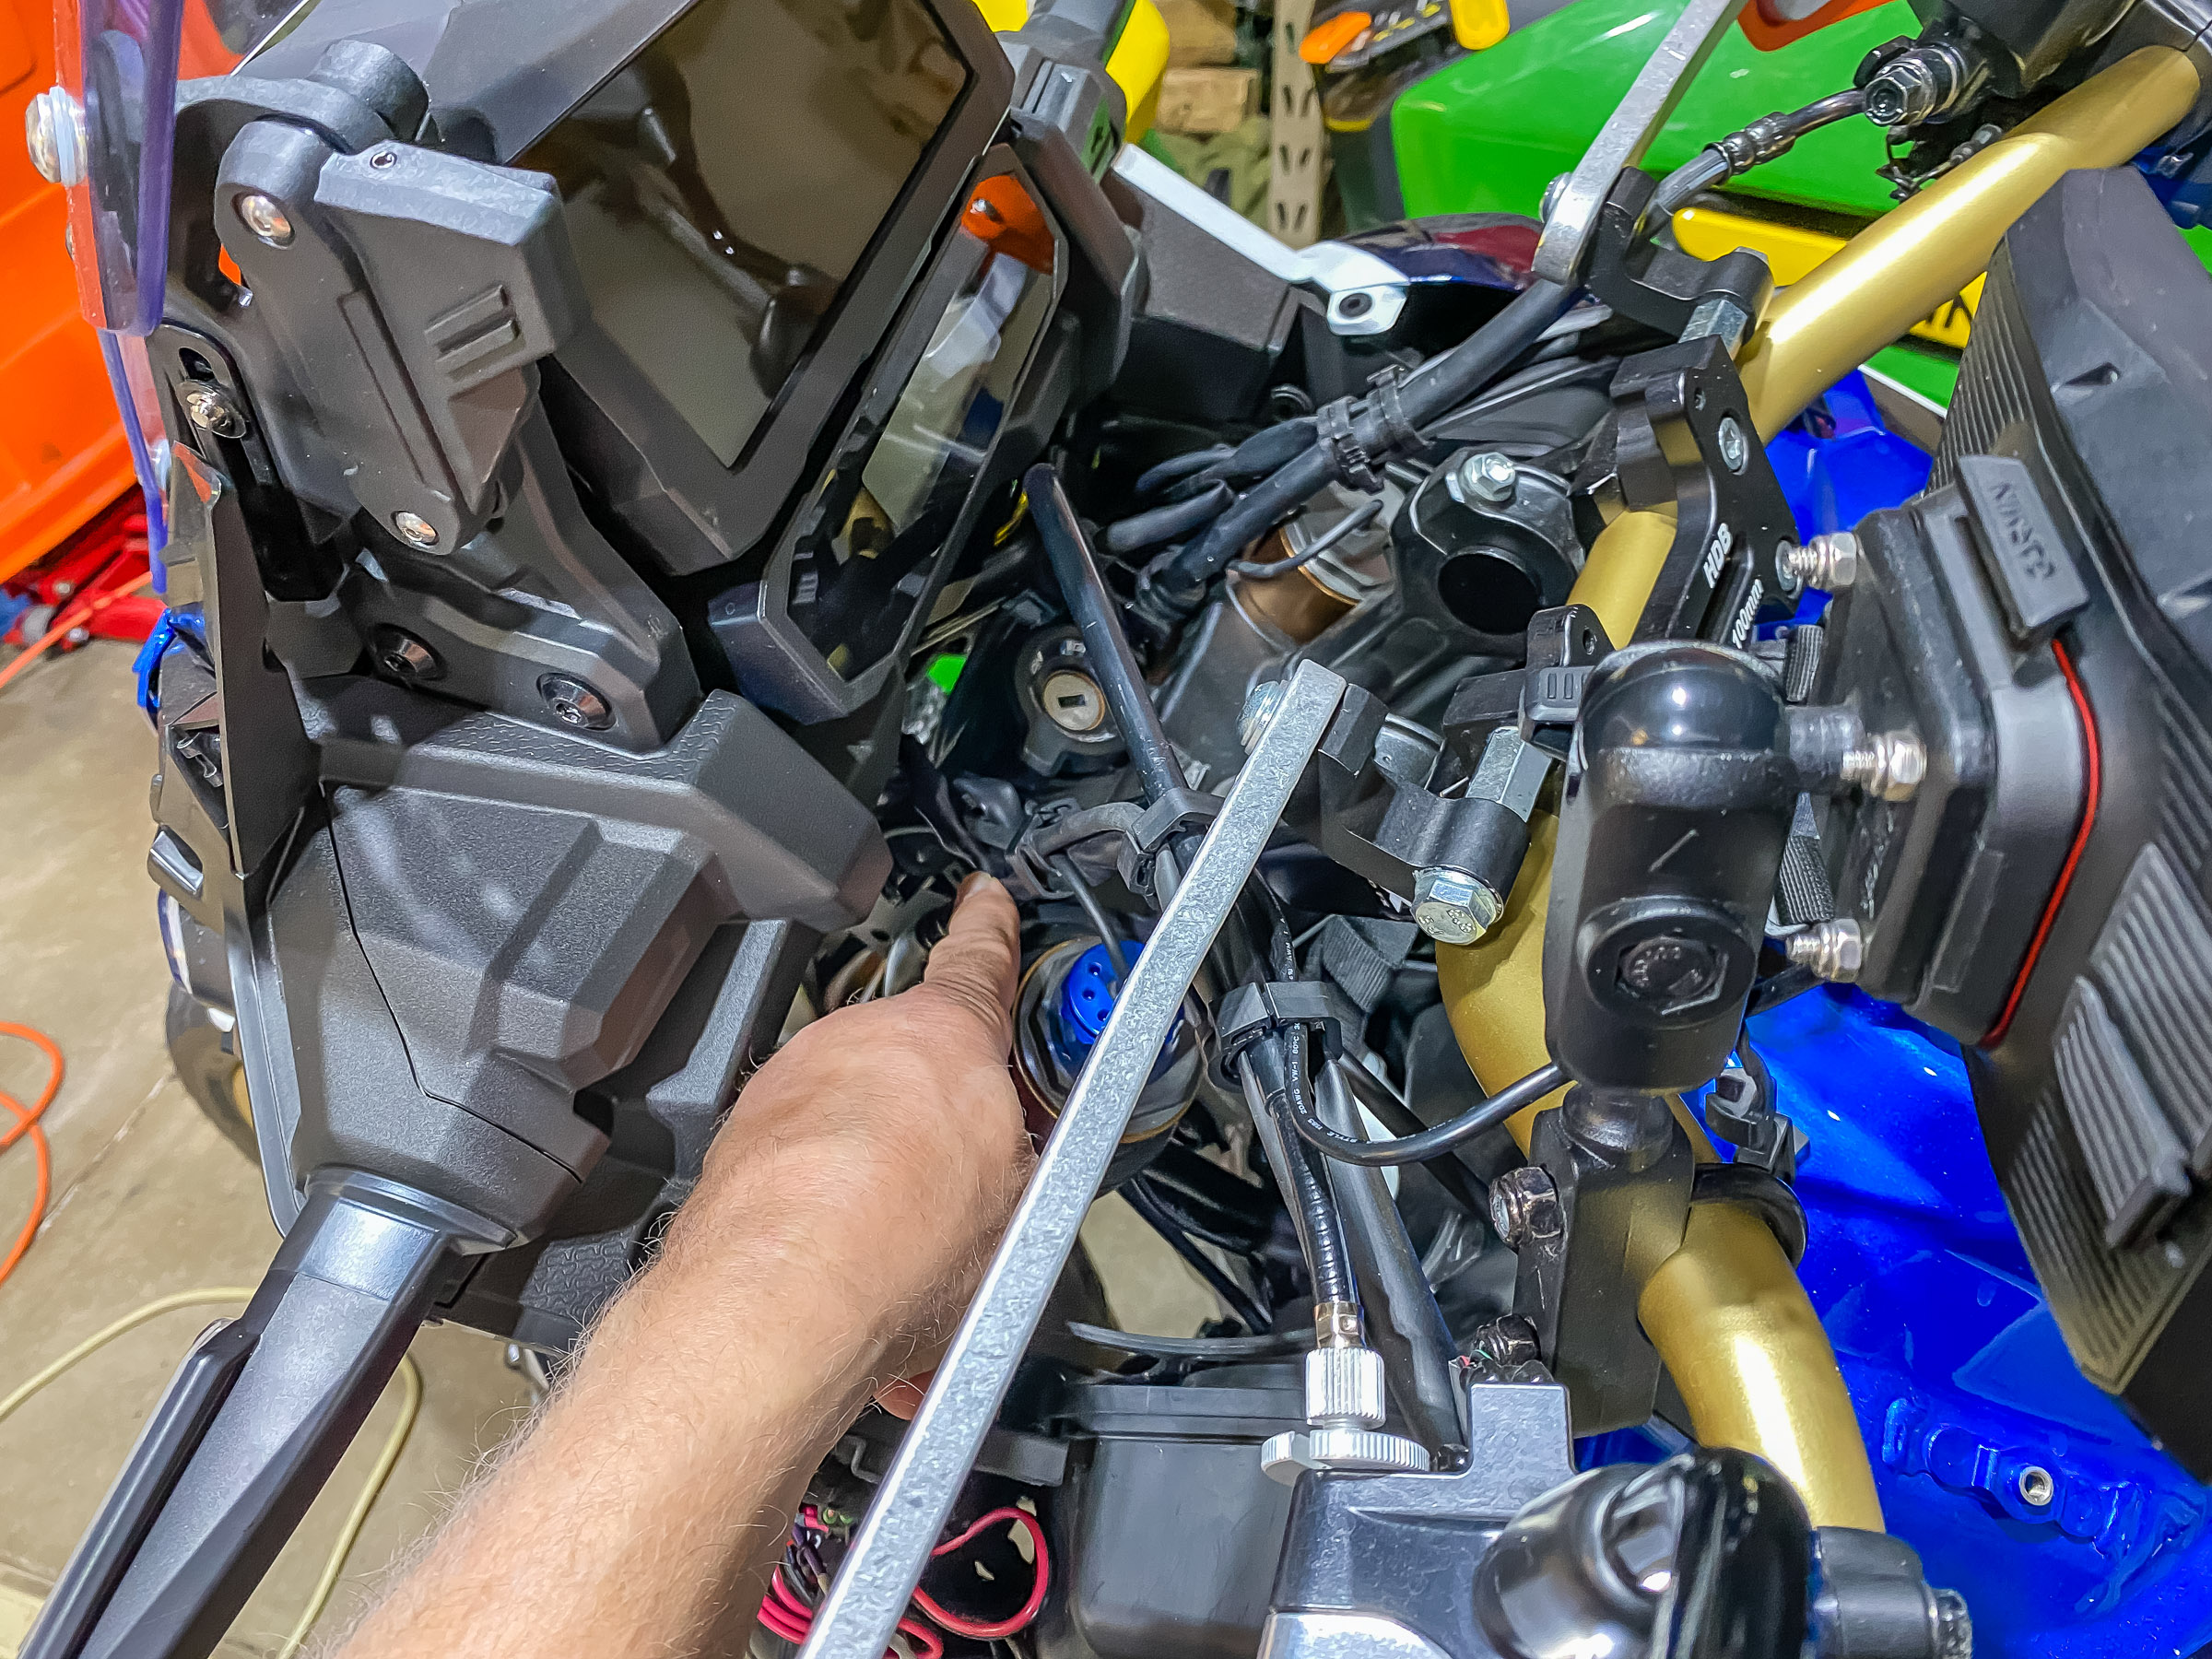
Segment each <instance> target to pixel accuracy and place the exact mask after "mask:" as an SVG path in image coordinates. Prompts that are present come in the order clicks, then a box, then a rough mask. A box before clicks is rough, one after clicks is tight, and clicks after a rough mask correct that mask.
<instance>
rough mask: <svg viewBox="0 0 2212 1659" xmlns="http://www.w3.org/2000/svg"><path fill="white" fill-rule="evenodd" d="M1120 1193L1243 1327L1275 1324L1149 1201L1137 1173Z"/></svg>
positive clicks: (1252, 1328)
mask: <svg viewBox="0 0 2212 1659" xmlns="http://www.w3.org/2000/svg"><path fill="white" fill-rule="evenodd" d="M1122 1196H1123V1197H1124V1198H1126V1199H1127V1200H1128V1201H1129V1207H1130V1208H1131V1209H1133V1210H1135V1212H1136V1213H1137V1214H1138V1215H1139V1216H1141V1217H1143V1218H1144V1219H1145V1222H1146V1224H1147V1226H1149V1227H1150V1228H1151V1229H1152V1230H1153V1231H1154V1232H1156V1233H1158V1234H1159V1236H1160V1237H1161V1238H1163V1239H1165V1240H1166V1241H1168V1246H1169V1248H1170V1249H1171V1250H1173V1251H1174V1253H1176V1254H1177V1255H1179V1256H1181V1257H1182V1259H1183V1260H1184V1261H1186V1262H1188V1263H1189V1264H1190V1265H1191V1270H1192V1271H1193V1272H1194V1273H1195V1274H1197V1276H1198V1277H1200V1278H1202V1279H1204V1280H1205V1281H1206V1288H1208V1289H1210V1290H1211V1291H1212V1292H1213V1293H1214V1294H1215V1295H1216V1296H1218V1297H1219V1298H1220V1299H1221V1305H1222V1306H1223V1307H1225V1308H1227V1309H1228V1310H1229V1311H1230V1312H1231V1313H1233V1314H1235V1315H1236V1316H1237V1318H1239V1319H1241V1320H1242V1321H1243V1322H1244V1328H1245V1329H1246V1330H1248V1331H1250V1332H1252V1333H1253V1335H1260V1334H1262V1333H1264V1332H1267V1331H1271V1330H1273V1329H1274V1328H1275V1321H1273V1320H1272V1319H1269V1318H1268V1317H1267V1316H1266V1315H1265V1314H1264V1313H1262V1312H1260V1310H1259V1305H1258V1304H1257V1303H1256V1302H1254V1301H1253V1300H1252V1298H1251V1297H1249V1296H1247V1295H1245V1294H1244V1291H1243V1289H1242V1288H1241V1287H1240V1286H1239V1285H1238V1284H1237V1282H1236V1281H1235V1280H1234V1279H1232V1278H1230V1277H1229V1275H1228V1274H1226V1273H1224V1272H1222V1271H1221V1269H1220V1268H1219V1267H1218V1266H1216V1265H1214V1260H1213V1258H1212V1257H1211V1256H1209V1255H1207V1254H1206V1252H1205V1251H1203V1250H1201V1249H1199V1248H1198V1246H1197V1245H1195V1244H1194V1243H1193V1242H1191V1241H1190V1239H1189V1237H1188V1236H1187V1235H1186V1234H1185V1233H1184V1232H1183V1230H1182V1229H1181V1228H1179V1227H1177V1226H1176V1225H1175V1223H1174V1222H1173V1221H1172V1220H1171V1219H1170V1218H1169V1217H1168V1215H1167V1213H1166V1212H1165V1211H1164V1210H1162V1209H1161V1208H1160V1207H1159V1205H1158V1204H1157V1203H1155V1202H1154V1201H1153V1198H1152V1193H1151V1189H1150V1188H1148V1187H1147V1186H1146V1185H1145V1183H1144V1180H1143V1178H1142V1177H1141V1176H1140V1177H1139V1178H1137V1179H1136V1180H1134V1181H1130V1182H1126V1183H1125V1184H1124V1186H1123V1187H1122Z"/></svg>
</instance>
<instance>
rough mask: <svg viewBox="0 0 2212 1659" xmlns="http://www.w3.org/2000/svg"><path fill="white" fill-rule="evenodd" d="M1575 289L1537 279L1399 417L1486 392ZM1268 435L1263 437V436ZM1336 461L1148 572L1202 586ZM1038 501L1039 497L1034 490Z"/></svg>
mask: <svg viewBox="0 0 2212 1659" xmlns="http://www.w3.org/2000/svg"><path fill="white" fill-rule="evenodd" d="M1572 298H1573V291H1572V290H1571V289H1568V288H1561V287H1560V286H1559V284H1558V283H1556V282H1546V281H1544V280H1542V279H1541V278H1539V279H1538V280H1536V281H1535V282H1532V283H1531V284H1530V285H1529V286H1528V287H1527V288H1524V289H1523V290H1522V291H1521V292H1520V293H1519V294H1518V295H1516V296H1515V297H1514V298H1513V299H1512V300H1511V301H1510V302H1509V303H1508V304H1507V305H1506V307H1505V309H1504V310H1502V311H1500V312H1498V314H1497V315H1496V316H1494V317H1492V318H1491V319H1490V320H1489V321H1488V322H1487V323H1485V324H1483V325H1482V326H1481V327H1480V328H1478V329H1477V330H1476V331H1475V332H1474V333H1473V334H1472V335H1468V336H1467V338H1465V340H1462V341H1461V342H1460V343H1459V344H1458V345H1457V346H1454V347H1453V348H1452V349H1451V350H1449V351H1446V352H1442V353H1441V354H1440V355H1438V356H1436V357H1433V358H1430V359H1429V361H1428V362H1426V363H1424V364H1422V365H1421V367H1420V368H1418V369H1417V370H1416V371H1414V372H1413V373H1412V374H1411V375H1409V376H1407V377H1406V382H1405V383H1404V384H1403V385H1401V386H1400V387H1399V388H1398V393H1397V397H1398V415H1399V418H1400V419H1402V420H1403V421H1404V422H1405V423H1406V425H1408V426H1411V427H1416V428H1418V427H1420V426H1422V425H1425V424H1426V423H1427V422H1428V421H1430V419H1432V418H1435V417H1436V416H1438V415H1441V414H1442V413H1443V412H1444V411H1445V410H1446V409H1449V408H1451V407H1452V406H1453V405H1455V404H1458V403H1461V402H1463V401H1464V400H1465V399H1466V398H1468V397H1471V396H1472V395H1474V394H1475V393H1477V392H1478V391H1480V390H1481V389H1482V387H1483V386H1484V385H1485V384H1487V383H1488V382H1489V381H1491V380H1493V379H1495V378H1496V377H1497V376H1498V375H1499V374H1500V373H1501V372H1502V371H1504V370H1505V369H1506V367H1507V366H1508V365H1509V364H1511V363H1512V361H1513V359H1516V358H1518V357H1519V356H1520V355H1521V354H1522V353H1523V352H1524V351H1525V350H1527V349H1528V347H1530V346H1531V345H1533V344H1535V339H1536V337H1537V336H1538V335H1541V334H1542V333H1543V332H1544V331H1545V330H1546V329H1547V328H1549V327H1550V326H1551V325H1552V324H1554V323H1556V322H1557V321H1559V314H1560V313H1561V312H1564V311H1565V310H1566V309H1567V303H1568V301H1569V300H1571V299H1572ZM1263 435H1264V434H1263ZM1335 467H1336V463H1335V457H1334V456H1332V455H1331V454H1330V453H1329V452H1328V451H1327V450H1326V449H1324V448H1323V447H1322V446H1321V445H1320V444H1319V443H1318V442H1316V443H1315V444H1313V445H1312V447H1310V448H1308V449H1306V450H1304V451H1303V452H1301V453H1299V454H1297V455H1296V456H1294V457H1292V458H1291V459H1290V460H1288V461H1287V462H1285V463H1284V464H1283V465H1280V466H1278V467H1277V469H1276V470H1275V471H1274V472H1273V473H1271V474H1270V475H1268V477H1265V478H1263V479H1262V480H1261V481H1260V482H1259V483H1257V484H1255V485H1253V488H1251V489H1249V490H1248V491H1246V492H1245V494H1244V495H1243V496H1242V497H1241V499H1240V500H1238V501H1237V503H1236V505H1235V506H1233V507H1231V508H1230V510H1229V511H1228V512H1224V513H1223V514H1222V515H1221V516H1220V517H1219V518H1218V519H1216V520H1215V521H1214V522H1213V524H1212V526H1211V528H1209V529H1208V530H1207V531H1206V534H1205V535H1201V536H1199V537H1197V538H1196V539H1194V540H1193V541H1189V542H1186V543H1184V544H1183V545H1182V547H1180V548H1177V549H1175V550H1174V551H1172V552H1171V553H1166V554H1162V555H1161V556H1160V558H1159V559H1156V560H1154V562H1153V565H1152V566H1151V567H1150V571H1151V572H1156V585H1157V586H1158V587H1159V588H1160V589H1162V590H1164V591H1165V592H1167V593H1170V594H1173V593H1175V592H1178V591H1188V590H1190V589H1193V588H1197V587H1203V585H1204V584H1205V583H1206V582H1209V581H1211V580H1212V579H1213V578H1214V577H1215V576H1217V575H1218V574H1219V573H1220V572H1221V570H1222V568H1223V567H1224V566H1226V565H1227V564H1228V563H1229V561H1230V559H1234V558H1235V557H1236V556H1237V553H1238V551H1239V550H1240V549H1241V548H1242V547H1244V546H1245V545H1246V544H1247V543H1249V542H1251V541H1253V540H1255V539H1256V538H1257V537H1259V536H1260V535H1264V534H1265V532H1267V531H1268V530H1270V529H1273V528H1274V527H1275V525H1276V524H1279V523H1280V522H1281V521H1282V520H1283V519H1285V518H1287V517H1288V516H1289V514H1290V513H1291V512H1295V511H1296V510H1297V509H1298V508H1299V507H1300V505H1301V504H1302V503H1303V502H1304V501H1305V500H1307V499H1308V498H1309V497H1310V496H1312V494H1313V493H1314V491H1316V490H1318V489H1319V488H1321V487H1322V486H1323V485H1324V484H1326V483H1327V482H1328V481H1329V480H1330V478H1331V477H1334V476H1335ZM1036 499H1037V492H1036V491H1035V490H1034V489H1032V490H1031V491H1030V500H1032V501H1034V500H1036Z"/></svg>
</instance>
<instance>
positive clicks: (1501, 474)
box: [1459, 450, 1521, 505]
mask: <svg viewBox="0 0 2212 1659" xmlns="http://www.w3.org/2000/svg"><path fill="white" fill-rule="evenodd" d="M1520 482H1521V472H1520V469H1519V468H1518V467H1516V466H1515V465H1513V463H1512V457H1511V456H1510V455H1501V454H1500V453H1498V452H1497V451H1496V450H1486V451H1484V452H1483V453H1481V454H1479V455H1469V456H1468V457H1467V458H1466V459H1465V461H1462V462H1461V463H1460V464H1459V487H1460V488H1462V489H1463V490H1465V492H1466V493H1467V494H1468V495H1470V496H1473V497H1474V498H1475V499H1476V500H1478V501H1488V502H1491V503H1492V504H1493V505H1495V504H1499V503H1502V502H1505V501H1510V500H1512V499H1513V491H1514V490H1515V489H1516V488H1519V487H1520Z"/></svg>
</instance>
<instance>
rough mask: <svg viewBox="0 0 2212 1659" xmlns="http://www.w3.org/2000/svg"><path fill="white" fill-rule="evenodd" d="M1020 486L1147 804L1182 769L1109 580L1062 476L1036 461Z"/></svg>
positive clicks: (1176, 781)
mask: <svg viewBox="0 0 2212 1659" xmlns="http://www.w3.org/2000/svg"><path fill="white" fill-rule="evenodd" d="M1022 487H1023V488H1025V489H1026V490H1027V491H1028V492H1029V498H1030V515H1031V516H1032V517H1033V518H1035V520H1036V521H1037V528H1038V531H1039V533H1040V534H1041V535H1043V537H1044V551H1045V556H1046V557H1047V558H1048V559H1051V561H1052V566H1053V575H1054V576H1056V577H1057V578H1059V582H1060V591H1061V593H1062V594H1063V595H1064V596H1065V598H1066V600H1067V608H1068V613H1069V614H1070V615H1071V616H1073V617H1074V618H1075V619H1076V626H1077V628H1078V629H1081V630H1082V634H1083V651H1084V655H1085V658H1086V660H1087V665H1088V667H1089V669H1090V671H1091V673H1092V674H1093V675H1095V676H1097V677H1098V681H1099V688H1100V690H1101V691H1103V692H1104V693H1105V695H1106V706H1107V708H1108V709H1109V710H1111V711H1112V714H1113V724H1114V727H1115V729H1116V730H1118V731H1119V732H1120V733H1121V735H1122V741H1123V742H1124V744H1126V745H1127V746H1128V748H1129V760H1130V764H1131V765H1133V766H1135V768H1136V775H1137V777H1138V779H1139V780H1140V781H1141V782H1143V784H1144V788H1145V803H1146V805H1147V806H1149V805H1151V804H1152V803H1153V802H1155V801H1157V800H1159V798H1160V797H1161V796H1162V795H1164V794H1168V793H1169V791H1171V790H1176V789H1181V788H1182V786H1183V774H1182V767H1181V766H1180V765H1178V764H1177V763H1176V759H1175V751H1174V749H1173V748H1172V747H1171V746H1170V744H1169V742H1168V734H1167V731H1166V729H1165V728H1164V727H1162V726H1161V724H1159V710H1158V709H1156V708H1155V707H1153V705H1152V697H1151V693H1150V692H1148V691H1147V689H1146V688H1145V677H1144V674H1143V672H1142V671H1141V670H1139V669H1138V667H1137V665H1136V653H1135V652H1133V651H1131V650H1130V649H1129V638H1128V636H1127V635H1126V634H1124V633H1123V632H1122V624H1121V618H1120V614H1119V607H1118V606H1116V605H1115V604H1114V601H1113V595H1112V594H1110V593H1108V592H1107V591H1106V579H1105V578H1104V577H1102V576H1100V574H1099V565H1098V560H1097V559H1093V558H1092V557H1091V552H1090V544H1089V542H1088V541H1087V540H1086V539H1085V538H1084V535H1083V526H1082V525H1081V524H1077V522H1076V510H1075V509H1074V508H1073V507H1070V506H1069V505H1068V504H1067V492H1066V491H1065V490H1064V489H1063V488H1060V475H1059V473H1058V472H1056V471H1055V470H1054V469H1053V467H1052V466H1051V465H1048V464H1046V463H1044V462H1040V463H1038V464H1037V465H1035V466H1032V467H1030V470H1029V473H1028V475H1027V477H1024V478H1023V480H1022Z"/></svg>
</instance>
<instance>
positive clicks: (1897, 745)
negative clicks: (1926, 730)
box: [1843, 732, 1928, 801]
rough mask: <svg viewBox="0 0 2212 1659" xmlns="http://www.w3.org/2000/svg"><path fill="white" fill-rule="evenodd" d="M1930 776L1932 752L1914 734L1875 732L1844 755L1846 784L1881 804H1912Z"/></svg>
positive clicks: (1862, 739)
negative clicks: (1899, 802)
mask: <svg viewBox="0 0 2212 1659" xmlns="http://www.w3.org/2000/svg"><path fill="white" fill-rule="evenodd" d="M1927 775H1928V751H1927V747H1926V746H1925V745H1924V744H1923V743H1922V742H1921V740H1920V739H1919V738H1918V737H1916V736H1914V735H1912V733H1911V732H1875V733H1871V734H1869V735H1867V736H1865V737H1863V738H1861V739H1860V740H1859V741H1858V742H1857V743H1854V744H1853V745H1852V747H1850V748H1849V749H1847V750H1845V751H1844V754H1843V782H1846V783H1855V784H1857V785H1858V786H1859V787H1860V788H1861V789H1864V790H1865V792H1866V793H1867V794H1870V795H1872V796H1874V797H1875V799H1877V800H1878V801H1909V800H1911V799H1912V795H1913V793H1914V792H1915V791H1917V790H1918V789H1919V788H1920V784H1921V780H1922V779H1924V778H1925V777H1926V776H1927Z"/></svg>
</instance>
